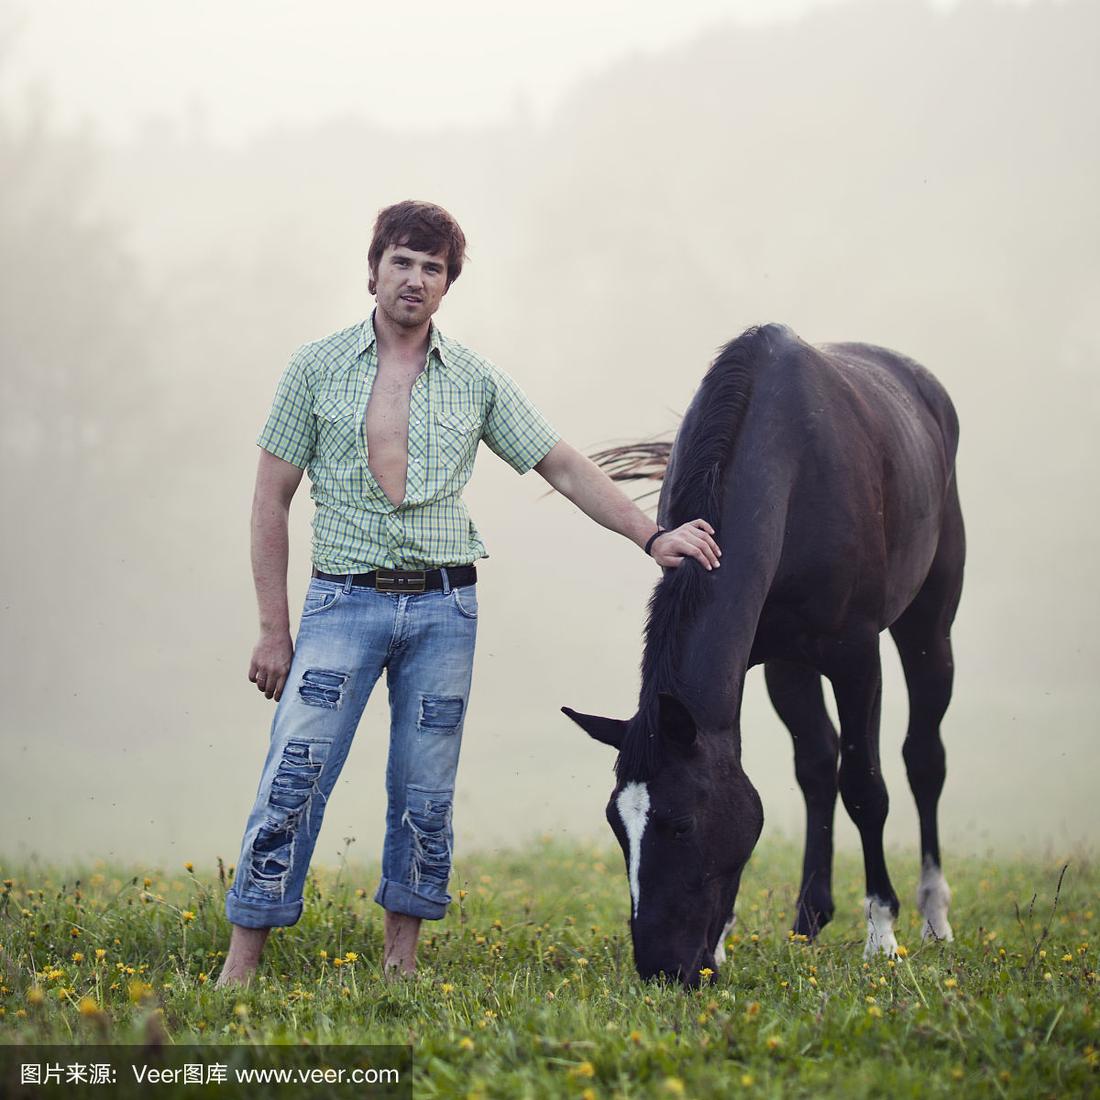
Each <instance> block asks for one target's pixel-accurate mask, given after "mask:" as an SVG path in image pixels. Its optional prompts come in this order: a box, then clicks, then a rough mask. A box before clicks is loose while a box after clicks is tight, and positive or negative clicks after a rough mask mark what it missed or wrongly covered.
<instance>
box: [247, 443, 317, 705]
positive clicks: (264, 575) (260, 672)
mask: <svg viewBox="0 0 1100 1100" xmlns="http://www.w3.org/2000/svg"><path fill="white" fill-rule="evenodd" d="M302 473H303V470H302V468H301V467H299V466H295V465H294V464H293V463H291V462H285V461H284V460H283V459H281V458H276V457H275V455H273V454H271V453H270V452H268V451H265V450H264V449H263V448H261V449H260V464H259V467H258V468H257V470H256V489H255V492H254V494H253V497H252V577H253V580H254V581H255V584H256V602H257V604H258V606H259V612H260V640H259V641H258V642H257V643H256V648H255V649H254V650H253V651H252V663H251V664H250V666H249V669H248V678H249V680H251V681H252V683H254V684H255V685H256V687H257V688H259V690H260V691H262V692H263V693H264V695H265V696H266V697H267V698H268V699H272V698H274V699H275V700H276V701H278V700H279V699H280V698H282V694H283V686H284V685H285V684H286V678H287V675H288V673H289V672H290V661H291V658H292V657H293V655H294V645H293V643H292V642H291V639H290V609H289V605H288V603H287V595H286V574H287V559H288V557H289V547H290V537H289V517H290V502H291V500H293V498H294V494H295V492H296V491H297V489H298V486H299V484H300V483H301V480H302Z"/></svg>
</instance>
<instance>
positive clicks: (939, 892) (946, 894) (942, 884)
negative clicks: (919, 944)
mask: <svg viewBox="0 0 1100 1100" xmlns="http://www.w3.org/2000/svg"><path fill="white" fill-rule="evenodd" d="M950 904H951V887H950V886H948V885H947V879H945V878H944V877H943V871H941V870H940V868H939V866H938V865H937V864H936V863H933V862H932V857H931V856H926V857H925V859H924V866H923V867H922V868H921V873H920V882H919V883H918V885H917V909H918V910H920V914H921V916H923V917H924V923H923V925H922V926H921V939H925V940H946V941H947V943H950V942H951V941H952V940H953V939H954V938H955V935H954V933H953V932H952V931H951V925H950V924H949V923H948V920H947V907H948V906H949V905H950Z"/></svg>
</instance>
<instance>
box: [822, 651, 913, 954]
mask: <svg viewBox="0 0 1100 1100" xmlns="http://www.w3.org/2000/svg"><path fill="white" fill-rule="evenodd" d="M842 649H843V656H838V658H837V660H836V662H835V667H834V668H831V669H830V673H829V675H830V679H831V680H832V682H833V691H834V693H835V695H836V706H837V714H838V715H839V717H840V797H841V798H842V799H843V800H844V807H845V809H846V810H847V811H848V814H849V816H850V817H851V819H852V821H854V822H855V825H856V828H857V829H858V830H859V836H860V840H861V841H862V843H863V868H864V873H865V876H866V880H867V896H866V898H865V900H864V915H865V916H866V918H867V943H866V946H865V947H864V951H863V954H864V957H865V958H871V956H873V955H874V954H875V953H876V952H878V951H882V952H884V953H885V954H887V955H894V954H896V952H897V946H898V943H897V940H896V939H895V938H894V922H895V921H896V920H897V916H898V896H897V894H896V893H895V892H894V887H893V885H892V884H891V882H890V875H889V872H888V871H887V870H886V854H885V852H884V851H883V844H882V831H883V828H884V827H885V825H886V814H887V812H888V811H889V807H890V798H889V795H888V794H887V792H886V784H885V783H884V782H883V779H882V769H881V767H880V764H879V753H878V733H879V714H880V710H881V705H882V666H881V664H880V662H879V649H878V635H877V634H875V635H874V639H873V641H869V642H867V643H866V644H864V645H862V646H856V645H852V644H851V643H849V644H847V645H845V646H844V647H842Z"/></svg>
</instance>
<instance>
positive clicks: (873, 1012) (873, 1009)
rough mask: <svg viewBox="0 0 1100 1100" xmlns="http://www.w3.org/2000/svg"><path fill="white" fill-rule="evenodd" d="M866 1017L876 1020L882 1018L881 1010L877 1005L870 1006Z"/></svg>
mask: <svg viewBox="0 0 1100 1100" xmlns="http://www.w3.org/2000/svg"><path fill="white" fill-rule="evenodd" d="M867 1015H868V1016H873V1017H874V1018H875V1019H876V1020H877V1019H880V1018H881V1016H882V1009H881V1008H879V1006H878V1005H870V1006H869V1007H868V1009H867Z"/></svg>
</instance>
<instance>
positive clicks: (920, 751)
mask: <svg viewBox="0 0 1100 1100" xmlns="http://www.w3.org/2000/svg"><path fill="white" fill-rule="evenodd" d="M963 556H964V540H963V529H962V516H961V514H960V513H959V504H958V497H957V496H956V495H955V493H954V486H952V494H951V497H950V498H949V500H948V506H947V511H946V514H945V517H944V526H943V530H942V532H941V535H940V545H939V548H938V550H937V551H936V557H935V559H934V561H933V563H932V568H931V569H930V570H929V573H928V577H927V579H926V580H925V582H924V585H923V586H922V587H921V590H920V591H919V592H918V593H917V595H916V597H915V598H914V600H913V602H912V603H911V604H910V605H909V607H908V608H906V610H905V612H904V613H903V614H902V616H901V617H900V618H899V619H898V620H897V622H895V623H894V625H893V626H891V627H890V633H891V634H892V635H893V636H894V641H895V643H896V644H897V647H898V653H899V654H900V656H901V664H902V668H903V669H904V670H905V681H906V684H907V685H908V688H909V730H908V733H907V734H906V737H905V745H904V748H903V750H902V755H903V756H904V758H905V768H906V771H907V772H908V775H909V786H910V788H911V789H912V791H913V798H914V799H915V800H916V803H917V813H918V815H919V817H920V847H921V877H920V885H919V886H918V887H917V908H918V909H919V910H920V912H921V914H922V915H923V917H924V923H923V928H922V932H923V936H924V938H925V939H931V938H935V939H938V940H950V939H952V938H953V936H952V933H951V925H950V924H949V923H948V920H947V907H948V905H949V904H950V902H951V891H950V889H949V888H948V886H947V880H946V879H945V878H944V877H943V871H942V869H941V865H940V840H939V829H938V826H937V822H936V808H937V806H938V804H939V799H940V792H941V791H942V790H943V781H944V778H945V776H946V774H947V767H946V760H945V755H944V751H943V742H942V741H941V740H940V722H941V721H942V720H943V716H944V714H945V712H946V711H947V705H948V703H949V702H950V701H951V685H952V680H953V678H954V671H955V666H954V661H953V660H952V655H951V638H950V631H951V623H952V621H953V620H954V618H955V610H956V609H957V607H958V605H959V595H960V593H961V592H962V567H963Z"/></svg>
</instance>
